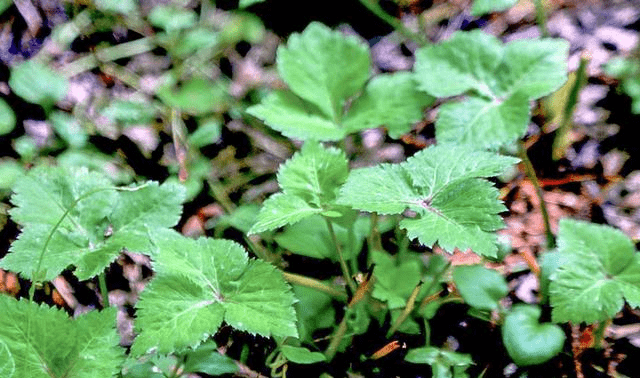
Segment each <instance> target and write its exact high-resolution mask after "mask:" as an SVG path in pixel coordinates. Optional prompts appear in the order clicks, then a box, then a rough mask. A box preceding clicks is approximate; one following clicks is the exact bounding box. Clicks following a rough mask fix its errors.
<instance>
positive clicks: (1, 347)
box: [0, 340, 16, 378]
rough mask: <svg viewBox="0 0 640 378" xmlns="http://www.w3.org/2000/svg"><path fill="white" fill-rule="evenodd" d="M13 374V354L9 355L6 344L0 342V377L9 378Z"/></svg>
mask: <svg viewBox="0 0 640 378" xmlns="http://www.w3.org/2000/svg"><path fill="white" fill-rule="evenodd" d="M15 372H16V361H15V360H14V359H13V354H11V351H10V350H9V347H8V346H7V344H6V343H5V342H4V341H2V340H0V375H1V376H2V377H6V378H11V377H13V373H15Z"/></svg>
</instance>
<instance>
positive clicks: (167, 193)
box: [0, 166, 184, 281]
mask: <svg viewBox="0 0 640 378" xmlns="http://www.w3.org/2000/svg"><path fill="white" fill-rule="evenodd" d="M14 191H15V194H14V196H13V197H12V202H13V204H14V205H15V206H16V207H15V208H14V209H12V210H11V216H12V218H13V220H14V221H16V222H17V223H18V224H20V225H22V226H23V229H22V233H21V234H20V236H19V238H18V240H17V241H15V242H14V243H13V244H12V245H11V253H9V254H8V255H7V256H5V257H4V258H3V259H2V260H0V266H2V267H3V268H5V269H8V270H12V271H14V272H18V273H20V274H21V275H22V276H23V277H26V278H29V279H32V280H35V281H38V280H46V281H50V280H52V279H53V278H55V277H56V276H57V275H58V274H60V273H61V272H62V271H63V270H64V269H66V268H68V267H69V266H72V265H73V266H75V267H76V271H75V274H76V276H77V277H78V278H79V279H80V280H85V279H88V278H91V277H93V276H95V275H96V274H98V273H99V272H100V271H102V270H103V269H104V268H105V267H107V266H108V265H109V264H110V263H111V262H112V261H113V260H114V259H115V258H116V256H117V255H118V254H119V253H120V251H121V250H122V249H123V248H129V249H131V250H133V251H137V252H147V253H149V249H150V245H149V241H148V235H147V234H148V230H149V229H150V228H162V227H172V226H174V225H175V224H176V223H177V222H178V220H179V217H180V212H181V211H182V209H181V203H182V198H183V196H184V194H183V191H182V189H181V188H180V187H179V186H174V185H162V186H158V184H157V183H153V182H150V183H148V184H146V186H143V187H139V188H131V189H128V190H125V191H123V192H121V193H120V192H117V191H116V190H115V188H114V187H113V185H112V184H111V182H110V181H109V180H108V179H107V178H106V177H105V176H103V175H102V174H99V173H97V172H91V171H88V170H86V169H83V168H75V167H46V166H42V167H37V168H35V169H33V170H31V171H30V172H29V174H27V175H26V176H24V177H22V178H20V179H19V180H18V181H17V182H16V184H15V185H14Z"/></svg>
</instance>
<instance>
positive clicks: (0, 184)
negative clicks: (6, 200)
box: [0, 158, 25, 193]
mask: <svg viewBox="0 0 640 378" xmlns="http://www.w3.org/2000/svg"><path fill="white" fill-rule="evenodd" d="M24 171H25V169H24V166H23V165H22V164H20V163H18V162H17V161H15V160H13V159H10V158H2V159H0V193H4V192H5V191H6V192H7V193H8V191H9V190H10V189H11V188H12V187H13V184H14V183H15V182H16V181H17V180H18V178H20V177H22V176H23V175H24Z"/></svg>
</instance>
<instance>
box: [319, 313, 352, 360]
mask: <svg viewBox="0 0 640 378" xmlns="http://www.w3.org/2000/svg"><path fill="white" fill-rule="evenodd" d="M352 311H353V308H352V307H351V306H349V307H347V310H346V311H345V313H344V317H343V318H342V321H341V322H340V324H339V325H338V329H336V332H335V333H334V334H333V336H332V337H331V342H330V343H329V346H328V347H327V350H326V351H325V352H324V356H325V357H326V358H327V360H328V361H331V360H332V359H333V357H335V355H336V353H337V352H338V347H339V346H340V343H341V342H342V339H343V338H344V335H345V334H346V333H347V319H348V318H349V316H351V312H352Z"/></svg>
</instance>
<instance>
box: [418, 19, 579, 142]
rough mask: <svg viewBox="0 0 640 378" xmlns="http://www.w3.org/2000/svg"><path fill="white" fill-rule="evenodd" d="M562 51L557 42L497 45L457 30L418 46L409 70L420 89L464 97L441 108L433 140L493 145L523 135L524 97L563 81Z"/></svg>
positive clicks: (532, 96)
mask: <svg viewBox="0 0 640 378" xmlns="http://www.w3.org/2000/svg"><path fill="white" fill-rule="evenodd" d="M567 53H568V44H567V42H566V41H563V40H557V39H555V40H554V39H533V40H532V39H527V40H517V41H513V42H510V43H508V44H504V45H503V44H502V42H501V41H500V40H498V39H497V38H496V37H494V36H492V35H489V34H487V33H484V32H481V31H472V32H457V33H454V35H453V36H452V37H451V38H450V39H449V40H447V41H445V42H442V43H440V44H438V45H433V46H428V47H425V48H422V49H420V50H418V52H417V53H416V64H415V68H414V72H415V79H416V81H417V82H418V84H419V88H420V89H421V90H423V91H425V92H427V93H429V94H432V95H434V96H438V97H450V96H457V95H462V94H467V95H468V96H469V97H468V98H467V99H464V100H462V102H460V103H455V104H451V105H447V106H445V107H443V108H442V110H441V114H440V117H439V119H438V120H437V122H436V135H437V137H438V140H440V141H445V142H456V143H465V144H471V145H473V146H476V147H481V148H493V147H497V146H500V145H504V144H506V143H509V142H511V141H513V140H514V139H516V138H519V137H521V136H522V135H524V133H525V131H526V128H527V125H528V121H529V101H530V100H533V99H537V98H540V97H542V96H545V95H547V94H549V93H551V92H553V91H554V90H556V89H558V88H559V87H560V86H561V85H562V84H563V83H564V82H565V81H566V79H567V69H566V57H567ZM496 138H498V139H496Z"/></svg>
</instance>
